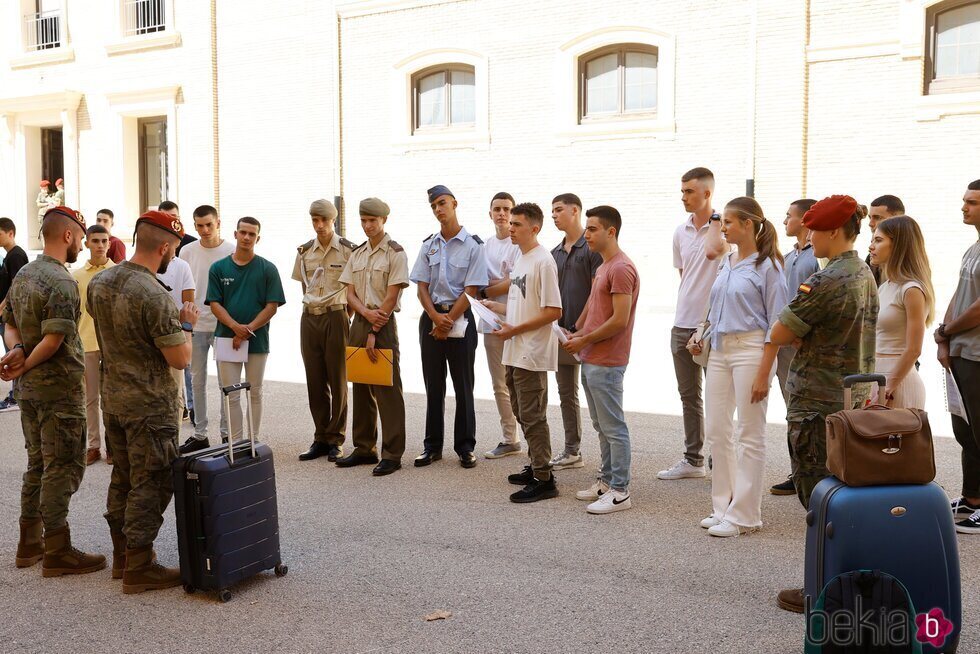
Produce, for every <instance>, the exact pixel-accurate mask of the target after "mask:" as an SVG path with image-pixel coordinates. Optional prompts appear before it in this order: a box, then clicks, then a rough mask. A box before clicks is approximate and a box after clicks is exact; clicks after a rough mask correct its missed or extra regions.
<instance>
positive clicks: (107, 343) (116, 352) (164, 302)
mask: <svg viewBox="0 0 980 654" xmlns="http://www.w3.org/2000/svg"><path fill="white" fill-rule="evenodd" d="M86 309H87V310H88V312H89V314H91V316H92V318H93V319H94V320H95V334H96V336H97V337H98V339H99V349H100V350H101V351H102V409H103V411H105V412H106V413H111V414H121V415H152V416H160V415H163V416H175V415H176V414H177V405H178V389H177V383H176V382H175V381H174V378H173V375H171V374H170V365H169V364H168V363H167V360H166V359H165V358H164V356H163V353H162V352H161V351H160V349H161V348H165V347H173V346H175V345H183V344H184V343H185V342H186V341H187V337H186V336H185V335H184V332H183V331H182V330H181V328H180V321H179V315H180V314H179V313H178V311H177V307H176V306H174V301H173V300H172V299H171V298H170V294H169V293H168V292H167V290H166V289H165V288H164V286H163V284H161V283H160V282H159V281H158V280H157V278H156V276H155V275H153V273H151V272H150V271H149V270H147V269H146V268H144V267H143V266H140V265H137V264H134V263H131V262H129V261H123V262H122V263H120V264H119V265H117V266H114V267H112V268H109V269H107V270H104V271H102V272H101V273H99V274H98V275H96V276H95V277H93V278H92V281H91V282H89V285H88V293H87V302H86Z"/></svg>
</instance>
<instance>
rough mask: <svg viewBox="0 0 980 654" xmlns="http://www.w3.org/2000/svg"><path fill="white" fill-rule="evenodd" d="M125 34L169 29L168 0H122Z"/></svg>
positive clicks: (149, 32) (150, 32)
mask: <svg viewBox="0 0 980 654" xmlns="http://www.w3.org/2000/svg"><path fill="white" fill-rule="evenodd" d="M122 27H123V36H136V35H139V34H152V33H154V32H163V31H165V30H166V29H167V0H122Z"/></svg>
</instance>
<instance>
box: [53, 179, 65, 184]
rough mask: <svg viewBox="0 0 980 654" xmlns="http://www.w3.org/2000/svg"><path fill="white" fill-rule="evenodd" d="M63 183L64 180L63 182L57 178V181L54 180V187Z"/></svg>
mask: <svg viewBox="0 0 980 654" xmlns="http://www.w3.org/2000/svg"><path fill="white" fill-rule="evenodd" d="M64 181H65V180H63V179H61V178H60V177H59V178H58V179H56V180H54V185H55V186H57V185H58V184H63V183H64Z"/></svg>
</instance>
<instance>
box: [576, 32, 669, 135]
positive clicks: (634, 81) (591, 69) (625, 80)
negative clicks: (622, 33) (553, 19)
mask: <svg viewBox="0 0 980 654" xmlns="http://www.w3.org/2000/svg"><path fill="white" fill-rule="evenodd" d="M657 61H658V53H657V48H654V47H651V46H648V45H640V44H617V45H613V46H607V47H604V48H601V49H599V50H593V51H592V52H589V53H587V54H585V55H582V56H581V57H580V58H579V79H580V84H579V96H580V97H579V106H580V109H579V118H580V120H581V121H590V120H596V119H599V120H603V119H610V118H625V117H629V116H634V115H636V116H645V117H649V116H650V115H653V114H656V112H657V77H658V76H657Z"/></svg>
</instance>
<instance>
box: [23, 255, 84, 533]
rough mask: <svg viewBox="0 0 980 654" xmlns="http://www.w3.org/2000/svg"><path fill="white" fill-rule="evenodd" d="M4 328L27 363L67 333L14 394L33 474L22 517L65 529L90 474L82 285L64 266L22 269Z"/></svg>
mask: <svg viewBox="0 0 980 654" xmlns="http://www.w3.org/2000/svg"><path fill="white" fill-rule="evenodd" d="M7 300H8V301H7V305H6V306H5V307H4V311H3V322H4V324H7V325H12V326H14V327H16V328H17V329H18V330H20V335H21V339H22V342H23V344H24V356H25V357H26V356H29V355H30V353H31V352H32V351H33V350H34V348H35V347H37V346H38V344H39V343H40V342H41V340H42V339H43V338H44V336H45V335H47V334H63V335H64V337H65V340H64V342H63V343H62V345H61V347H60V348H58V350H57V351H56V352H55V353H54V355H53V356H52V357H51V358H50V359H48V360H47V361H45V362H44V363H42V364H41V365H39V366H37V367H36V368H34V369H32V370H29V371H27V372H26V373H25V374H24V375H23V376H22V377H21V378H20V379H19V380H18V383H17V385H16V386H15V387H14V396H15V397H16V399H17V402H18V404H19V405H20V409H21V413H20V419H21V426H22V428H23V431H24V445H25V447H26V448H27V472H25V473H24V483H23V485H22V487H21V518H22V519H31V518H37V517H39V516H40V517H41V518H42V519H43V521H44V528H45V529H46V530H52V529H58V528H60V527H64V526H65V525H66V524H67V520H68V502H69V501H70V500H71V496H72V495H74V494H75V491H77V490H78V485H79V484H80V483H81V481H82V475H83V474H84V472H85V390H84V386H83V384H82V378H83V376H84V374H85V359H84V353H83V352H82V341H81V338H79V336H78V319H79V317H80V315H81V314H80V311H79V296H78V283H77V282H76V281H75V280H74V278H72V276H71V273H69V272H68V271H67V270H66V269H65V266H64V264H63V263H61V262H60V261H58V260H57V259H54V258H52V257H49V256H46V255H41V256H40V257H38V259H37V260H36V261H32V262H31V263H28V264H27V265H26V266H24V267H23V268H21V270H20V272H19V273H18V274H17V277H15V278H14V281H13V284H12V285H11V287H10V291H9V293H8V295H7Z"/></svg>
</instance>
